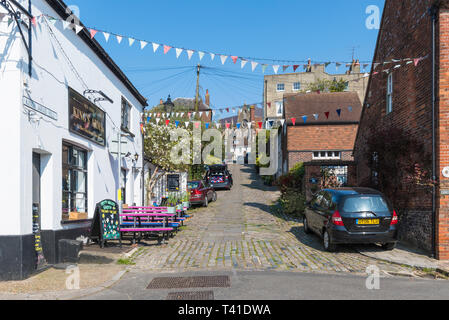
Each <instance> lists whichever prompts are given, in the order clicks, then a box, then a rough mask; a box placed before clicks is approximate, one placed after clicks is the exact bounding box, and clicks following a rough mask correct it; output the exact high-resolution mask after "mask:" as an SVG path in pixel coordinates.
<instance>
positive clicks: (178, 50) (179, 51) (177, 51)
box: [176, 48, 182, 59]
mask: <svg viewBox="0 0 449 320" xmlns="http://www.w3.org/2000/svg"><path fill="white" fill-rule="evenodd" d="M181 53H182V49H179V48H176V59H178V58H179V56H180V55H181Z"/></svg>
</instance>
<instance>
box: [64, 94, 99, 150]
mask: <svg viewBox="0 0 449 320" xmlns="http://www.w3.org/2000/svg"><path fill="white" fill-rule="evenodd" d="M105 116H106V114H105V112H104V111H103V110H101V109H100V108H98V107H97V106H96V105H94V104H93V103H92V102H90V101H89V100H88V99H86V98H85V97H84V96H82V95H81V94H79V93H78V92H76V91H75V90H73V89H72V88H69V130H70V131H71V132H73V133H75V134H78V135H80V136H82V137H84V138H87V139H89V140H91V141H93V142H95V143H98V144H100V145H102V146H105V145H106V117H105Z"/></svg>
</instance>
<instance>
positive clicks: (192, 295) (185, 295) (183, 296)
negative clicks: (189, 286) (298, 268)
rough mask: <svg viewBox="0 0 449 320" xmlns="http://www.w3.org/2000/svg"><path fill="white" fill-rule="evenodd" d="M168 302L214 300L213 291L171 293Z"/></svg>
mask: <svg viewBox="0 0 449 320" xmlns="http://www.w3.org/2000/svg"><path fill="white" fill-rule="evenodd" d="M166 300H214V292H213V291H192V292H170V293H169V294H168V296H167V299H166Z"/></svg>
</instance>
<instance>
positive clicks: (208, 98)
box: [205, 89, 210, 107]
mask: <svg viewBox="0 0 449 320" xmlns="http://www.w3.org/2000/svg"><path fill="white" fill-rule="evenodd" d="M205 100H206V101H205V104H206V105H207V106H208V107H210V95H209V89H206V99H205Z"/></svg>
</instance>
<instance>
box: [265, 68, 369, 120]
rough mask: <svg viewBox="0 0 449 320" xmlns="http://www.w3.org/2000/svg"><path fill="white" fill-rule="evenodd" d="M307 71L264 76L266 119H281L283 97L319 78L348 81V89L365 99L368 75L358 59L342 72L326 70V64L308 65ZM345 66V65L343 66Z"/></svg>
mask: <svg viewBox="0 0 449 320" xmlns="http://www.w3.org/2000/svg"><path fill="white" fill-rule="evenodd" d="M305 67H306V72H296V73H285V74H276V75H267V76H265V77H264V101H265V104H264V120H276V119H281V118H282V115H283V113H284V112H283V99H284V95H286V94H298V93H301V92H304V91H305V90H306V89H307V87H308V86H309V85H310V84H312V83H315V82H317V81H318V80H331V81H334V80H335V81H339V80H344V81H346V82H347V88H346V91H348V92H357V94H358V95H359V99H360V101H363V100H364V99H365V93H366V88H367V86H368V80H369V79H368V77H367V76H365V73H364V72H361V66H360V63H359V61H358V60H354V61H353V62H352V64H348V65H347V67H348V70H347V71H346V72H345V73H341V74H331V73H327V72H326V66H325V65H324V64H316V65H312V64H311V63H310V61H309V65H306V66H305ZM342 67H343V66H342Z"/></svg>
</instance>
